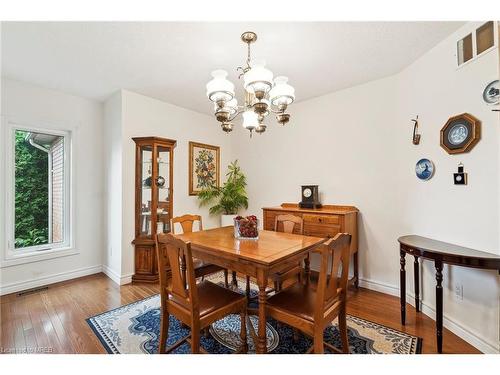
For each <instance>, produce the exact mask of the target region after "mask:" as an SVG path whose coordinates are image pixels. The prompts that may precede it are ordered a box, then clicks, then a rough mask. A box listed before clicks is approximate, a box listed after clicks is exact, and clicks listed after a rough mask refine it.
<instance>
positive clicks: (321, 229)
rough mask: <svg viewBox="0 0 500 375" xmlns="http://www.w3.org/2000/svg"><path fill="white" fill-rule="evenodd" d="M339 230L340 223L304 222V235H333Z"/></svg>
mask: <svg viewBox="0 0 500 375" xmlns="http://www.w3.org/2000/svg"><path fill="white" fill-rule="evenodd" d="M340 232H341V230H340V225H315V224H304V234H305V235H306V236H315V237H333V236H335V235H336V234H337V233H340Z"/></svg>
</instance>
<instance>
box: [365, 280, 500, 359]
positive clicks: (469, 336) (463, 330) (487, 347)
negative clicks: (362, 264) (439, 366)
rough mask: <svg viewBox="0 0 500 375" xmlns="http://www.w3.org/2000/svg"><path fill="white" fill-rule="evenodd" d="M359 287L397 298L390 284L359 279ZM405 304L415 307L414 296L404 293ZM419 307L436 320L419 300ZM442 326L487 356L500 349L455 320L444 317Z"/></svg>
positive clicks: (434, 312)
mask: <svg viewBox="0 0 500 375" xmlns="http://www.w3.org/2000/svg"><path fill="white" fill-rule="evenodd" d="M359 286H360V287H362V288H366V289H370V290H374V291H376V292H381V293H385V294H389V295H392V296H396V297H399V287H396V286H394V285H391V284H386V283H383V282H380V281H375V280H369V279H364V278H360V279H359ZM406 302H407V303H409V304H410V305H412V306H413V307H415V295H414V294H412V293H406ZM420 306H421V307H422V309H421V310H422V313H424V314H425V315H427V316H428V317H430V318H431V319H433V320H435V319H436V310H435V309H434V308H433V307H431V306H429V305H428V304H426V303H424V302H423V301H422V300H420ZM443 326H444V327H445V328H447V329H449V330H450V331H451V332H453V333H454V334H455V335H457V336H458V337H460V338H461V339H463V340H465V341H467V342H468V343H469V344H471V345H472V346H474V347H475V348H477V349H478V350H480V351H482V352H483V353H487V354H499V353H500V347H499V344H498V343H494V342H491V341H489V340H485V339H484V338H482V337H481V336H480V335H479V334H478V333H477V332H476V331H475V330H473V329H472V328H470V327H467V326H465V325H463V324H461V323H458V322H457V321H456V320H453V319H451V318H449V317H447V316H446V315H444V316H443Z"/></svg>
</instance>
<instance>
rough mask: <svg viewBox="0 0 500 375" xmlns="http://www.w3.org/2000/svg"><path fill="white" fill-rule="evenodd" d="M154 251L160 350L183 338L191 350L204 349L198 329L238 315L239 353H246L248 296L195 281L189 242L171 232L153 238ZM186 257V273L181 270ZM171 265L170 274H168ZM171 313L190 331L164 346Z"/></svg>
mask: <svg viewBox="0 0 500 375" xmlns="http://www.w3.org/2000/svg"><path fill="white" fill-rule="evenodd" d="M156 252H157V256H158V267H159V276H160V295H161V323H160V345H159V349H158V351H159V353H169V352H171V351H172V350H174V349H175V348H177V347H179V346H180V345H181V344H182V343H184V342H185V341H188V342H190V344H191V352H192V353H200V351H201V352H204V353H206V351H205V350H204V349H203V348H201V347H200V330H203V329H206V328H208V327H209V326H210V324H212V323H213V322H215V321H217V320H219V319H222V318H223V317H225V316H226V315H228V314H239V315H240V319H241V329H240V339H241V346H240V348H239V350H238V352H239V353H246V352H247V350H248V345H247V332H246V318H247V316H246V314H247V312H246V311H247V310H246V309H247V299H246V297H245V296H243V295H241V294H239V293H236V292H233V291H232V290H230V289H226V288H223V287H222V286H219V285H217V284H214V283H211V282H210V281H206V280H205V281H201V282H200V283H198V284H197V283H196V276H195V269H194V262H193V257H192V253H191V244H190V243H189V242H184V241H182V240H181V239H178V238H176V237H175V236H174V235H172V234H170V233H165V234H159V235H158V236H157V237H156ZM181 259H185V263H186V273H185V274H183V272H182V269H181ZM168 266H170V270H171V276H170V277H167V272H166V270H167V267H168ZM170 315H173V316H175V317H176V318H177V319H178V320H180V321H181V322H182V323H183V324H185V325H186V326H189V327H190V328H191V334H190V335H188V336H187V337H184V338H181V339H180V340H178V341H177V342H175V343H174V344H173V345H171V346H170V347H169V348H167V339H168V328H169V319H170Z"/></svg>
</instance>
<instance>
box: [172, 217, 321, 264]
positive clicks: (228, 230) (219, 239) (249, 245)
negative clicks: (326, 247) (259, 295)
mask: <svg viewBox="0 0 500 375" xmlns="http://www.w3.org/2000/svg"><path fill="white" fill-rule="evenodd" d="M176 237H179V238H181V239H182V240H183V241H189V242H191V246H193V247H196V248H199V249H200V248H201V249H203V250H205V251H207V252H211V253H214V254H217V255H218V256H221V257H224V258H232V259H235V260H237V259H244V260H246V261H250V262H253V263H259V264H261V265H264V266H270V265H273V264H275V263H277V262H281V261H283V260H285V259H287V258H289V257H292V256H294V255H296V254H298V253H301V252H303V251H306V250H309V249H313V248H315V247H316V246H317V245H319V244H321V243H323V242H325V241H326V239H325V238H320V237H312V236H303V235H300V234H290V233H283V232H274V231H268V230H259V238H258V239H257V240H251V239H248V240H247V239H244V240H238V239H236V238H234V227H232V226H228V227H222V228H215V229H209V230H202V231H198V232H192V233H185V234H178V235H176Z"/></svg>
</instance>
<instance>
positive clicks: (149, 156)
mask: <svg viewBox="0 0 500 375" xmlns="http://www.w3.org/2000/svg"><path fill="white" fill-rule="evenodd" d="M138 167H139V168H140V171H141V175H140V176H141V177H140V181H139V183H140V186H139V187H138V189H139V192H140V202H141V208H140V212H139V228H138V229H139V236H150V235H151V234H152V229H151V228H152V222H151V221H152V215H151V210H152V196H153V195H152V176H153V146H152V145H144V146H141V147H140V164H139V166H138Z"/></svg>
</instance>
